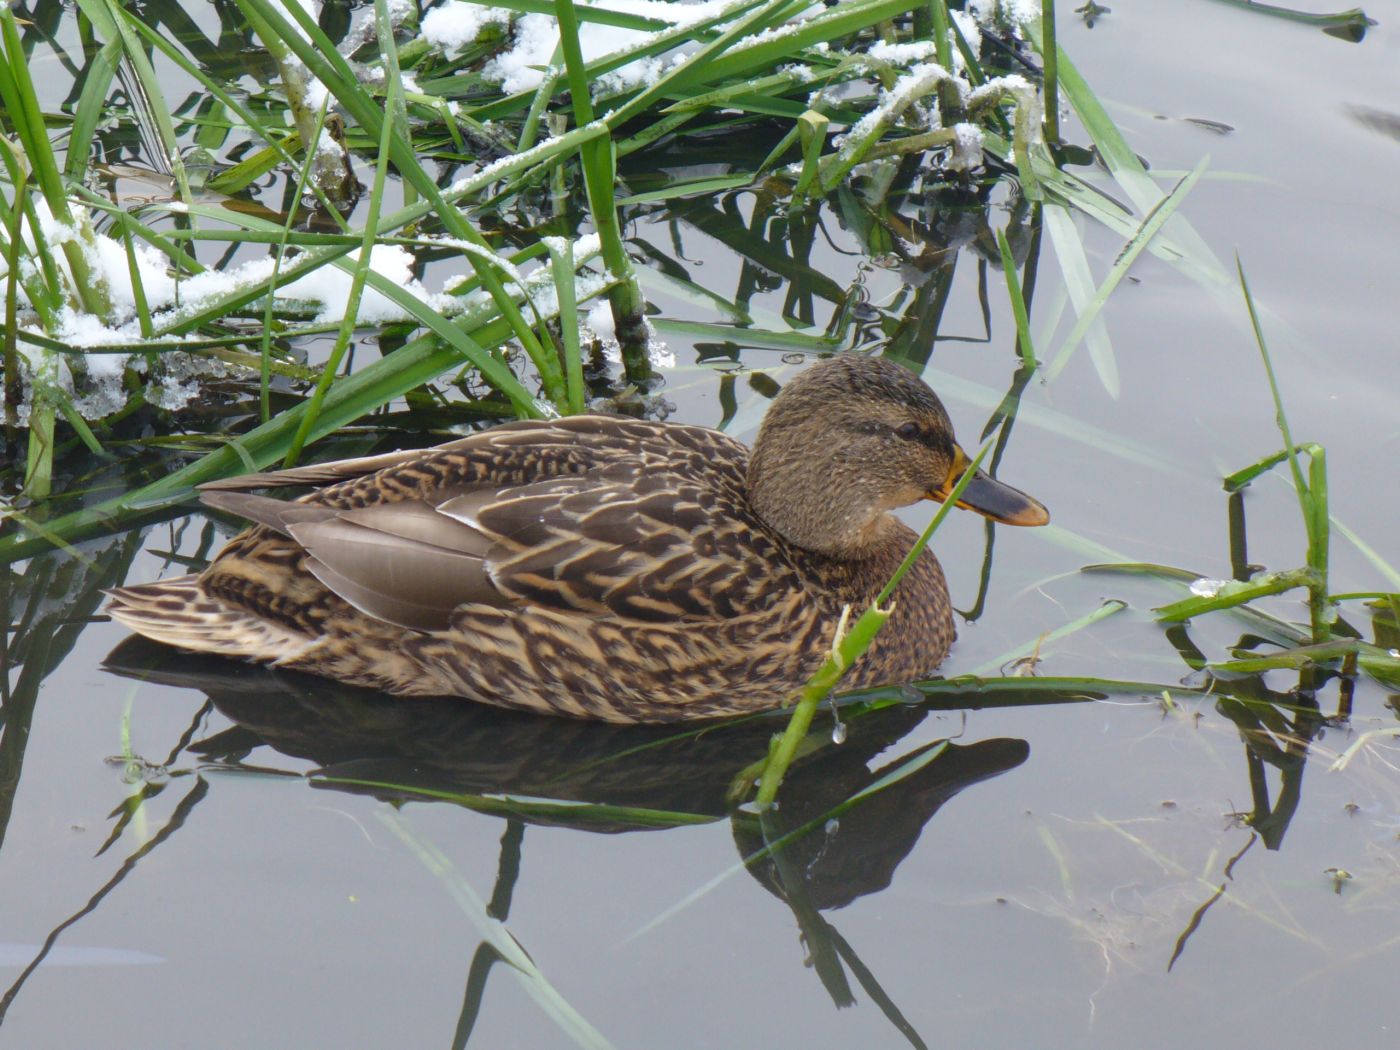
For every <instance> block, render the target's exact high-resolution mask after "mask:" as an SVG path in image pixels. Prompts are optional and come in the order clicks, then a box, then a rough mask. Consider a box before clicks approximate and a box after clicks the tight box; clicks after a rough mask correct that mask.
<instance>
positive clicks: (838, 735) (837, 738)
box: [831, 722, 846, 744]
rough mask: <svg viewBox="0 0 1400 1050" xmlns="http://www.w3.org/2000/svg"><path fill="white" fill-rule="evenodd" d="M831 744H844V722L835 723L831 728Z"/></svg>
mask: <svg viewBox="0 0 1400 1050" xmlns="http://www.w3.org/2000/svg"><path fill="white" fill-rule="evenodd" d="M831 742H832V743H833V744H844V743H845V742H846V723H845V722H837V723H836V724H835V725H834V726H832V727H831Z"/></svg>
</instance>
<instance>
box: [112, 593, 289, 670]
mask: <svg viewBox="0 0 1400 1050" xmlns="http://www.w3.org/2000/svg"><path fill="white" fill-rule="evenodd" d="M106 593H107V596H108V597H109V598H111V599H112V600H111V601H110V602H109V603H108V605H107V612H108V613H110V614H111V616H112V619H114V620H116V621H117V622H118V623H121V624H124V625H126V626H127V627H130V628H131V629H132V630H133V631H135V632H136V633H137V634H139V635H142V636H144V637H146V638H150V639H151V640H152V641H157V642H162V643H164V644H166V645H173V646H176V647H177V648H180V649H186V650H189V651H191V652H196V653H218V654H219V655H221V656H239V657H243V658H244V659H249V660H257V661H258V662H260V663H279V662H281V661H283V660H290V659H294V658H295V657H297V656H299V655H301V654H302V653H304V652H305V651H306V649H307V647H308V646H309V645H311V644H312V643H313V639H312V638H310V637H309V636H307V635H305V634H302V633H301V632H299V631H294V630H291V629H289V628H286V627H283V626H281V625H280V624H276V623H273V622H271V621H268V620H264V619H262V618H260V617H257V616H253V615H250V614H249V613H247V612H245V611H243V610H241V609H238V608H237V607H235V606H232V605H229V604H227V603H225V602H222V601H220V600H219V599H218V598H214V597H211V596H210V595H208V594H206V593H205V592H204V590H203V588H201V587H200V586H199V577H198V576H176V577H173V578H171V579H168V580H158V581H157V582H155V583H142V584H137V585H136V586H133V587H113V588H111V589H110V590H108V591H107V592H106Z"/></svg>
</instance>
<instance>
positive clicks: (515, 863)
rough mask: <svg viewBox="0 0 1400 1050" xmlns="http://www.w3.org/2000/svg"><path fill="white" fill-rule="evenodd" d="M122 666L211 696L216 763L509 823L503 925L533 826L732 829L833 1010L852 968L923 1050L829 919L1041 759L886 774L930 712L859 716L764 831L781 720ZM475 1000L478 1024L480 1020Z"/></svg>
mask: <svg viewBox="0 0 1400 1050" xmlns="http://www.w3.org/2000/svg"><path fill="white" fill-rule="evenodd" d="M107 662H108V666H109V667H110V668H111V669H112V670H115V671H117V672H118V673H121V674H125V675H129V676H133V677H140V678H143V679H146V680H149V681H154V682H157V683H159V684H163V685H175V686H182V687H187V688H189V687H192V688H197V689H199V690H202V691H203V692H204V693H205V694H207V695H208V697H209V699H210V701H211V702H212V703H213V704H214V705H215V707H217V708H218V710H219V711H221V712H222V713H223V714H224V715H225V716H227V717H228V718H229V719H231V720H232V721H233V722H234V723H236V724H235V726H234V727H232V728H229V729H225V730H223V731H221V732H219V733H216V734H214V735H211V736H207V737H204V738H203V739H199V740H195V741H193V742H192V743H190V744H189V745H188V747H187V750H188V751H189V752H191V753H194V754H197V755H199V756H201V758H202V759H204V760H205V761H209V762H217V763H221V764H231V765H245V764H249V758H250V754H251V752H252V751H253V750H254V749H256V748H257V747H259V746H261V745H263V744H267V745H270V746H271V747H273V748H275V749H276V750H277V751H279V752H282V753H283V754H285V755H289V756H293V757H296V758H300V759H305V760H309V761H311V762H313V763H315V764H316V766H317V769H316V771H315V773H314V774H313V776H312V780H313V783H315V784H316V785H317V786H319V787H322V788H325V789H328V790H342V791H352V792H366V793H369V794H372V795H374V796H376V797H381V798H386V799H394V800H403V799H441V800H445V801H453V802H457V803H459V804H462V805H466V806H470V807H471V808H475V809H479V810H485V811H488V812H496V813H499V814H500V815H502V816H504V817H507V818H508V819H509V820H510V822H511V823H510V825H509V827H508V829H507V833H506V834H505V836H503V839H502V858H501V865H500V874H499V877H498V885H497V886H496V888H495V892H494V893H493V901H495V902H497V904H496V905H495V906H494V907H493V909H492V911H493V913H500V914H496V917H497V918H504V917H505V915H504V914H503V913H504V912H505V911H507V910H508V908H509V900H510V893H511V888H512V884H513V883H514V881H515V878H516V876H517V875H518V872H519V866H520V848H521V844H520V831H521V829H522V827H523V825H524V824H532V823H533V824H539V823H547V824H552V825H567V826H571V827H577V828H580V829H583V830H589V831H601V832H623V831H632V830H648V829H656V828H662V827H675V826H682V825H688V824H696V823H705V822H712V821H716V820H722V819H726V818H729V819H730V820H731V822H732V827H733V832H734V841H735V845H736V846H737V847H738V850H739V854H740V856H741V857H742V858H743V860H744V861H745V867H746V869H747V870H748V871H749V873H750V874H751V875H752V876H753V877H754V878H755V879H757V880H758V882H759V883H761V884H762V885H763V886H764V887H765V888H766V889H768V890H769V891H770V892H771V893H773V894H774V895H775V896H777V897H778V898H780V899H781V900H783V901H784V902H785V903H787V904H788V905H789V907H791V908H792V910H793V913H794V915H795V916H796V918H797V922H798V925H799V928H800V930H801V933H802V938H803V941H804V943H805V946H806V951H807V955H808V958H809V960H810V961H811V963H812V965H813V966H814V968H815V969H816V970H817V971H818V974H819V975H820V976H821V978H822V980H823V983H824V984H825V985H826V987H827V989H828V990H829V991H830V992H831V994H832V997H833V999H834V1000H835V1001H836V1002H837V1003H838V1005H846V1004H848V1003H850V1002H853V1001H854V997H853V996H852V994H851V990H850V986H849V984H848V982H847V980H846V978H845V976H844V972H843V969H842V966H841V962H844V963H845V965H846V967H848V968H849V969H850V971H851V973H852V974H853V975H854V976H855V977H856V978H857V980H858V981H859V982H860V984H861V985H862V986H864V987H865V989H866V990H867V992H868V993H869V994H870V996H871V998H872V999H873V1000H874V1001H876V1002H877V1003H878V1004H879V1005H880V1007H881V1009H882V1010H884V1012H885V1013H886V1014H887V1015H889V1016H890V1018H891V1020H892V1021H893V1022H894V1023H895V1024H896V1026H898V1027H900V1029H901V1031H904V1032H905V1034H906V1036H907V1037H909V1038H910V1039H911V1041H912V1042H914V1043H915V1045H922V1044H921V1043H920V1042H919V1040H918V1037H917V1035H915V1034H914V1033H913V1032H912V1029H907V1025H905V1024H904V1023H903V1019H902V1017H900V1016H899V1014H898V1010H897V1008H895V1007H894V1004H893V1003H892V1002H889V1000H888V998H887V997H885V996H884V993H883V992H882V991H881V990H880V989H879V986H878V984H877V983H875V981H874V977H873V975H872V974H870V972H869V971H868V970H867V969H866V968H865V967H864V966H863V965H862V964H861V963H860V961H859V959H858V958H857V957H856V956H855V953H854V951H853V950H852V949H851V947H850V945H849V944H847V943H846V942H845V940H844V939H843V938H841V937H840V935H839V933H837V932H836V931H835V930H834V928H832V927H831V925H830V923H828V922H827V921H826V920H825V919H823V918H821V917H820V915H819V914H818V913H819V912H820V911H823V910H827V909H833V908H840V907H843V906H845V905H847V904H849V903H851V902H852V901H854V900H855V899H856V898H858V897H860V896H863V895H865V894H869V893H875V892H878V891H880V890H882V889H884V888H886V887H887V886H889V884H890V882H891V880H892V878H893V877H894V872H895V869H896V868H898V866H899V864H900V863H901V862H902V861H903V860H904V858H905V857H906V856H908V855H909V853H910V852H911V851H912V850H913V848H914V844H915V843H916V842H917V841H918V839H919V836H920V834H921V832H922V831H923V828H924V825H925V824H926V823H927V822H928V821H929V819H930V818H931V817H932V816H933V815H934V814H935V813H936V812H938V810H939V808H940V807H942V805H943V804H944V803H945V802H947V801H948V800H949V799H950V798H952V797H953V796H954V795H955V794H957V793H958V792H959V791H961V790H962V789H963V788H965V787H967V786H968V785H970V784H974V783H976V782H977V781H980V780H986V779H988V778H989V777H993V776H996V775H997V774H999V773H1003V772H1005V771H1007V770H1009V769H1012V768H1014V767H1016V766H1018V765H1020V764H1021V763H1022V762H1024V761H1025V760H1026V757H1027V755H1028V754H1029V746H1028V745H1027V743H1026V742H1025V741H1024V740H1011V739H995V740H983V741H979V742H976V743H971V744H954V743H951V742H949V741H947V740H936V741H934V742H932V743H925V744H921V745H920V746H918V747H916V748H913V749H906V750H904V751H899V752H897V757H886V756H891V755H895V754H896V748H895V745H896V744H897V743H898V742H899V741H900V740H901V739H902V738H903V737H905V736H906V735H908V734H909V733H910V732H911V731H912V730H913V729H914V728H915V727H917V726H919V725H920V723H922V722H923V721H924V720H925V718H927V717H928V715H929V714H930V712H929V711H928V710H927V709H925V708H919V707H910V706H904V705H898V706H893V707H886V708H883V709H880V710H869V711H863V712H860V713H856V714H853V715H850V716H848V717H847V723H846V724H847V730H846V735H845V739H844V741H843V742H842V743H840V744H836V743H835V742H834V741H833V740H831V739H830V738H829V737H825V736H821V735H818V734H813V736H812V737H811V738H810V740H809V744H811V745H814V746H812V748H811V750H810V751H809V752H808V753H807V754H805V755H804V756H803V757H802V758H800V759H799V760H798V761H797V762H796V763H795V764H794V765H793V767H792V769H791V770H790V771H789V773H788V776H787V779H786V780H785V781H784V785H783V793H782V801H781V805H780V806H779V807H778V808H777V809H776V810H774V811H771V812H769V813H767V814H765V815H764V816H763V817H762V818H761V819H760V818H759V817H757V816H755V815H754V814H752V813H750V812H747V811H745V810H744V809H743V808H742V807H738V806H736V805H735V804H734V803H733V801H731V799H732V797H733V790H732V788H733V785H734V784H735V777H736V774H737V773H739V771H740V770H743V769H744V768H745V767H748V766H750V765H751V764H752V763H754V762H755V761H756V760H758V759H761V758H762V757H763V756H764V755H765V754H766V752H767V749H768V745H769V740H770V739H771V737H772V736H773V734H774V732H775V731H777V730H780V729H781V727H782V721H781V718H771V717H758V718H751V719H748V720H744V721H738V722H728V723H720V724H711V725H707V726H702V727H689V728H682V729H677V728H676V727H647V726H609V725H602V724H596V723H585V722H573V721H568V720H565V719H557V718H544V717H538V716H533V715H521V714H515V713H512V712H509V711H498V710H495V709H492V708H488V707H484V706H482V705H478V704H471V703H466V702H464V701H461V700H445V701H431V700H429V701H412V702H407V701H403V700H396V699H392V698H387V697H383V696H381V695H379V694H374V693H369V692H365V691H361V690H356V689H351V688H347V687H344V686H340V685H337V684H335V683H331V682H328V681H326V680H324V679H319V678H313V677H310V676H303V675H297V674H286V673H282V672H276V671H270V670H268V669H265V668H261V667H255V666H252V665H248V664H239V663H234V662H231V661H224V660H217V659H209V658H203V657H196V656H190V655H185V654H179V653H175V652H173V651H171V650H169V649H165V648H163V647H161V646H157V645H153V644H151V643H148V642H144V641H142V640H141V639H137V638H133V639H129V640H128V641H126V642H124V643H123V644H122V645H120V646H119V647H118V648H117V649H116V650H115V651H114V652H113V653H112V654H111V656H109V657H108V661H107ZM838 960H839V961H838ZM483 963H484V965H486V966H488V967H489V965H490V962H489V954H488V957H486V958H485V959H478V960H477V964H475V965H474V966H473V979H472V980H471V981H469V986H474V987H478V989H479V987H480V986H481V985H482V977H483V975H482V974H481V972H480V971H481V969H482V965H483ZM478 994H479V993H478ZM472 999H473V996H471V995H469V996H468V1002H467V1004H466V1005H465V1006H464V1018H465V1017H466V1015H467V1014H471V1015H474V1014H475V1010H476V1007H477V1005H479V1003H473V1002H472ZM466 1028H467V1029H468V1030H469V1029H470V1024H469V1023H468V1024H467V1025H466ZM460 1034H461V1029H460V1028H459V1035H460Z"/></svg>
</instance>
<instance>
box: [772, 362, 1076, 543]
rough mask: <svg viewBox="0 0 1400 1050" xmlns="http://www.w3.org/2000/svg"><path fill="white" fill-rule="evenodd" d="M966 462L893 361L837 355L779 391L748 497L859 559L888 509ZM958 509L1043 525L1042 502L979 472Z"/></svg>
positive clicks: (916, 384)
mask: <svg viewBox="0 0 1400 1050" xmlns="http://www.w3.org/2000/svg"><path fill="white" fill-rule="evenodd" d="M968 466H969V459H968V456H967V455H966V454H965V453H964V452H963V450H962V449H961V448H959V447H958V443H957V442H956V441H955V440H954V439H953V424H952V422H951V421H950V420H949V419H948V413H947V412H946V411H945V410H944V408H943V405H942V403H941V402H940V401H939V400H938V397H937V396H936V395H935V394H934V392H933V391H932V390H930V389H929V388H928V386H927V385H926V384H925V383H924V382H923V381H922V380H921V379H919V378H918V377H917V376H916V375H914V374H913V373H912V372H910V371H909V370H908V369H906V368H904V367H903V366H901V365H898V364H896V363H894V362H893V361H887V360H884V359H882V358H878V357H866V356H864V355H861V354H849V353H848V354H838V355H837V356H835V357H833V358H830V359H828V360H826V361H823V362H821V363H819V364H816V365H813V366H812V367H811V368H809V369H807V370H806V371H805V372H802V373H801V374H800V375H798V376H797V377H796V378H794V379H793V380H792V381H791V382H789V383H788V384H787V386H785V387H784V388H783V389H782V392H781V393H779V395H778V397H777V399H776V400H775V401H774V402H773V406H772V407H771V408H770V409H769V410H768V415H767V416H766V417H765V418H764V420H763V426H762V427H761V428H760V429H759V432H758V440H757V441H756V442H754V447H753V453H752V455H751V456H750V459H749V472H748V492H749V501H750V503H751V504H752V505H753V508H754V510H755V511H757V512H758V515H759V516H760V517H761V518H762V519H763V520H764V521H765V522H766V523H767V524H768V525H769V526H770V527H771V528H773V529H775V530H776V531H778V532H779V533H781V534H782V535H783V536H784V537H785V538H786V539H788V540H789V541H790V542H792V543H794V544H796V545H797V546H799V547H803V548H806V549H807V550H812V551H817V552H819V553H822V554H828V555H832V556H835V557H846V558H858V557H862V556H864V555H866V554H868V553H871V552H873V550H874V549H875V548H876V547H877V546H878V545H879V544H880V543H881V542H882V540H883V538H884V536H885V533H886V530H887V529H889V528H890V526H891V524H892V523H891V521H890V519H889V517H888V514H887V512H888V511H890V510H893V509H894V508H896V507H905V506H908V505H909V504H911V503H916V502H918V501H919V500H921V499H934V500H942V499H944V498H946V497H947V496H948V494H949V493H950V492H951V491H952V489H953V486H954V485H956V484H957V483H958V481H959V479H961V478H962V476H963V474H964V473H965V472H966V471H967V468H968ZM958 506H960V507H966V508H968V509H969V510H975V511H977V512H978V513H979V514H984V515H986V516H987V517H988V518H991V519H992V520H993V521H1000V522H1004V523H1006V524H1008V525H1044V524H1046V523H1047V522H1048V521H1049V520H1050V515H1049V513H1048V512H1047V511H1046V509H1045V508H1044V507H1043V506H1041V504H1040V503H1038V502H1037V501H1036V500H1034V499H1032V498H1031V497H1030V496H1027V495H1026V494H1025V493H1024V492H1020V491H1018V490H1017V489H1014V488H1012V487H1011V486H1010V485H1003V484H1002V483H1001V482H999V481H996V480H995V479H993V478H991V477H989V476H988V475H986V474H985V473H983V472H982V471H980V470H979V471H978V472H977V474H976V476H975V477H974V478H973V480H972V481H971V483H970V484H969V485H968V487H967V489H965V490H964V492H963V495H962V498H961V499H960V500H959V501H958Z"/></svg>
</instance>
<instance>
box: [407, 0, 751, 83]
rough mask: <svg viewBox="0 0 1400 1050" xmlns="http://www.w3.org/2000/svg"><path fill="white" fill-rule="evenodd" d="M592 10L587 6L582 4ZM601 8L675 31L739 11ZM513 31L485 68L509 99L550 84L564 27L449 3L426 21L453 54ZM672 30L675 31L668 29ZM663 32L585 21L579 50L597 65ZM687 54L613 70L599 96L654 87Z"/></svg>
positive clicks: (639, 4)
mask: <svg viewBox="0 0 1400 1050" xmlns="http://www.w3.org/2000/svg"><path fill="white" fill-rule="evenodd" d="M578 6H579V7H582V8H586V7H589V6H591V5H590V4H589V3H587V2H584V3H580V4H579V5H578ZM598 6H600V7H605V8H606V9H607V10H609V11H615V12H619V13H622V14H630V15H637V16H639V17H642V18H650V19H654V20H656V21H659V22H664V23H667V24H668V25H669V26H670V27H671V28H672V29H676V28H683V27H685V26H688V25H693V24H695V23H697V22H700V21H703V20H705V19H708V18H714V17H716V16H718V15H720V14H722V13H723V12H724V11H725V10H726V9H727V8H730V7H733V6H736V5H735V4H734V2H733V0H703V2H701V3H688V4H676V3H664V2H660V0H603V2H602V3H600V4H599V5H598ZM507 24H508V25H509V26H510V46H509V47H508V48H506V49H505V50H504V51H502V52H501V53H500V54H498V55H496V56H495V57H494V58H492V59H491V60H490V61H489V62H487V63H486V65H485V66H484V67H483V68H482V71H481V72H482V76H484V77H485V78H486V79H487V80H490V81H492V82H494V83H498V84H500V85H501V90H502V91H504V92H505V93H506V94H516V93H517V92H521V91H531V90H533V89H535V88H537V87H539V85H540V84H541V82H542V81H543V80H544V76H545V70H546V69H548V68H549V66H550V63H551V61H552V60H553V58H554V53H555V50H556V49H557V47H558V44H559V26H558V23H557V22H556V21H555V19H554V18H553V17H551V16H550V15H545V14H535V13H531V14H524V15H520V16H518V17H514V18H513V15H512V12H510V11H508V10H506V9H505V8H497V7H487V6H485V5H482V4H473V3H467V2H464V0H449V2H448V3H446V4H444V5H443V6H442V7H438V8H435V9H434V10H432V11H430V12H429V13H428V14H427V15H426V16H424V19H423V26H422V34H423V37H424V38H425V39H426V40H428V42H429V43H432V44H435V45H437V46H439V47H442V48H444V49H445V50H448V51H452V50H456V49H459V48H462V47H465V46H467V45H468V44H471V43H474V42H475V41H476V40H477V39H478V38H479V37H480V35H481V33H482V31H483V30H484V29H485V28H486V27H487V26H491V25H507ZM666 31H669V30H666ZM658 35H659V33H658V32H657V31H651V30H643V29H624V28H622V27H620V26H612V25H603V24H602V23H599V22H588V21H583V20H582V19H581V20H580V22H579V48H580V50H581V51H582V53H583V60H584V61H585V62H594V61H596V60H597V59H600V58H603V57H604V56H606V55H612V54H618V53H620V52H624V51H630V50H637V49H645V48H646V47H647V46H648V45H649V44H650V43H651V42H652V41H653V40H654V39H655V38H656V37H657V36H658ZM683 57H684V49H680V48H676V49H672V50H671V51H668V52H665V53H664V54H661V55H643V56H640V57H639V58H638V59H637V60H636V61H633V62H629V63H627V64H626V65H623V66H620V67H619V68H617V69H615V70H612V71H611V72H609V73H608V74H606V75H605V76H603V77H600V78H599V79H598V81H597V84H596V90H599V91H621V90H625V89H627V88H632V87H637V86H639V85H647V84H653V83H655V82H656V81H657V80H659V79H660V78H661V76H662V75H664V74H665V73H666V71H667V70H668V69H670V68H671V67H672V66H673V65H674V64H675V63H676V62H677V61H680V60H681V59H682V58H683Z"/></svg>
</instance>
